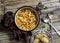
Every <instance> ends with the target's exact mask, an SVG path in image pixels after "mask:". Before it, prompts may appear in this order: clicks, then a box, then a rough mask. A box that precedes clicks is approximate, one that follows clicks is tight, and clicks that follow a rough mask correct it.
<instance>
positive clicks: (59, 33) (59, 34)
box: [49, 23, 60, 36]
mask: <svg viewBox="0 0 60 43" xmlns="http://www.w3.org/2000/svg"><path fill="white" fill-rule="evenodd" d="M49 25H51V26H52V27H53V29H54V30H55V31H56V33H57V34H58V36H60V32H59V31H58V30H57V29H56V28H55V27H54V26H53V25H52V24H51V23H49Z"/></svg>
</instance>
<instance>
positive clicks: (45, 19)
mask: <svg viewBox="0 0 60 43" xmlns="http://www.w3.org/2000/svg"><path fill="white" fill-rule="evenodd" d="M43 21H44V22H45V23H48V24H49V25H51V27H53V29H54V30H55V31H56V33H57V34H58V36H60V32H59V31H58V30H57V29H56V28H55V27H54V26H53V25H52V24H51V23H49V19H48V18H44V19H43Z"/></svg>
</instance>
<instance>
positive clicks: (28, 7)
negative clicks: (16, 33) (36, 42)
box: [14, 6, 40, 31]
mask: <svg viewBox="0 0 60 43" xmlns="http://www.w3.org/2000/svg"><path fill="white" fill-rule="evenodd" d="M23 9H30V10H32V11H33V12H34V13H35V15H36V18H37V24H36V26H35V27H34V29H36V28H37V27H38V24H39V17H40V16H39V14H38V12H37V11H36V10H35V8H33V7H31V6H22V7H20V8H19V9H18V10H17V11H16V12H15V16H16V13H17V12H18V11H19V10H23ZM15 16H14V21H15ZM15 24H16V22H15ZM16 26H17V24H16ZM17 27H18V29H20V28H19V26H17ZM34 29H32V30H34ZM20 30H22V29H20ZM32 30H28V31H32ZM22 31H27V30H22Z"/></svg>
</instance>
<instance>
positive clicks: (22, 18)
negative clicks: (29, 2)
mask: <svg viewBox="0 0 60 43" xmlns="http://www.w3.org/2000/svg"><path fill="white" fill-rule="evenodd" d="M14 18H15V24H16V26H17V27H18V28H19V29H20V30H23V31H31V30H34V29H35V28H36V27H37V26H38V24H39V14H38V12H37V11H36V10H35V8H33V7H31V6H23V7H20V8H19V9H18V10H17V11H16V13H15V17H14Z"/></svg>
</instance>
